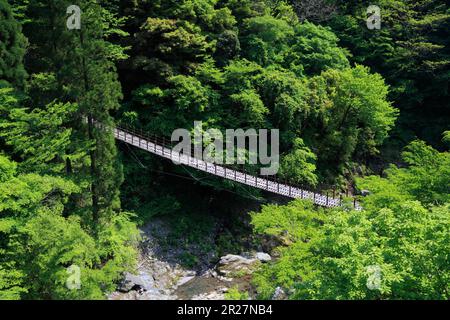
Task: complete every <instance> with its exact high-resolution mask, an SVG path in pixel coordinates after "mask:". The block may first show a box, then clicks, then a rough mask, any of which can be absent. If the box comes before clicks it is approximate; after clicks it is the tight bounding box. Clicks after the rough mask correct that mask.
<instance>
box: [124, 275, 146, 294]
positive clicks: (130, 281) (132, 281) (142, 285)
mask: <svg viewBox="0 0 450 320" xmlns="http://www.w3.org/2000/svg"><path fill="white" fill-rule="evenodd" d="M152 289H154V280H153V277H152V276H150V275H148V274H145V273H140V274H139V275H134V274H131V273H129V272H127V273H125V278H124V279H123V280H122V282H121V283H120V285H119V291H120V292H129V291H131V290H135V291H138V290H145V291H150V290H152Z"/></svg>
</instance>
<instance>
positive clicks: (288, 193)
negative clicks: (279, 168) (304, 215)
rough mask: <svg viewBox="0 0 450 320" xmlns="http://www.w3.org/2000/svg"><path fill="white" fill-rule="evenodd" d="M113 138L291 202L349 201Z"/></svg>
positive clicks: (122, 133)
mask: <svg viewBox="0 0 450 320" xmlns="http://www.w3.org/2000/svg"><path fill="white" fill-rule="evenodd" d="M94 122H95V123H96V126H100V127H104V126H103V125H102V124H100V123H98V122H96V121H95V120H94ZM113 133H114V137H115V138H116V139H117V140H118V141H122V142H124V143H126V144H129V145H131V146H134V147H137V148H139V149H142V150H145V151H147V152H149V153H152V154H155V155H157V156H159V157H162V158H166V159H169V160H171V161H172V162H174V163H176V164H180V165H185V166H188V167H191V168H194V169H196V170H199V171H203V172H206V173H208V174H211V175H214V176H217V177H220V178H223V179H227V180H231V181H234V182H237V183H240V184H243V185H247V186H250V187H253V188H257V189H261V190H264V191H267V192H271V193H274V194H278V195H281V196H285V197H288V198H292V199H305V200H311V201H312V202H313V203H315V204H316V205H319V206H322V207H327V208H334V207H339V206H343V205H344V204H345V203H348V201H344V200H343V198H344V195H343V194H342V193H340V194H339V195H336V192H332V194H330V192H327V193H326V194H321V193H317V192H314V191H309V190H305V189H302V188H300V187H297V186H293V185H290V184H287V183H282V182H279V181H276V180H272V179H269V178H268V177H260V176H254V175H252V174H248V173H246V172H242V171H239V170H235V169H232V168H228V167H226V166H223V165H217V164H214V163H210V162H206V161H203V160H201V159H197V158H195V157H193V156H191V155H186V154H183V153H179V152H175V151H173V150H172V148H171V146H170V145H169V144H168V143H166V140H165V139H161V138H159V137H156V136H149V135H145V134H143V133H142V132H137V131H136V130H134V129H131V128H122V127H120V126H116V127H114V128H113ZM352 205H353V207H354V209H356V210H359V211H360V210H362V208H361V206H360V204H359V203H358V202H357V201H356V199H355V198H354V199H353V202H352Z"/></svg>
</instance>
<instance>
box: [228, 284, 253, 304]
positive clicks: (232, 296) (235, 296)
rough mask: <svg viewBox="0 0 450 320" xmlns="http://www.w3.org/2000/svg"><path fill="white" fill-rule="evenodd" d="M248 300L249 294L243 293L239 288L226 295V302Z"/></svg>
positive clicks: (229, 290)
mask: <svg viewBox="0 0 450 320" xmlns="http://www.w3.org/2000/svg"><path fill="white" fill-rule="evenodd" d="M248 299H249V298H248V292H241V291H239V288H238V287H232V288H230V289H228V291H227V292H226V293H225V300H229V301H238V300H248Z"/></svg>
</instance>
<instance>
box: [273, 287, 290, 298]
mask: <svg viewBox="0 0 450 320" xmlns="http://www.w3.org/2000/svg"><path fill="white" fill-rule="evenodd" d="M286 299H287V294H286V292H284V290H283V289H282V288H281V287H277V288H276V289H275V292H274V294H273V296H272V300H286Z"/></svg>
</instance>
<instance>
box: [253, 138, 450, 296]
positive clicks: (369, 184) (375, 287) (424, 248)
mask: <svg viewBox="0 0 450 320" xmlns="http://www.w3.org/2000/svg"><path fill="white" fill-rule="evenodd" d="M404 158H405V161H406V162H408V164H409V167H408V168H402V169H394V168H391V169H389V171H388V172H387V173H386V174H387V177H386V178H380V177H368V178H364V179H361V181H359V183H358V185H359V187H360V188H364V189H367V190H370V192H371V194H370V195H369V196H367V197H365V198H364V199H361V201H362V206H363V208H364V210H363V211H362V212H358V211H352V210H345V209H333V210H331V209H330V210H326V215H325V214H324V212H323V210H320V211H318V210H317V209H314V208H313V207H312V206H311V205H309V206H307V205H304V204H303V205H302V203H301V202H293V203H291V204H289V205H288V206H284V207H275V206H270V207H265V208H264V209H263V210H262V212H261V213H259V214H256V213H255V214H253V215H252V218H253V224H254V226H255V231H256V232H257V233H261V234H266V235H270V236H272V237H273V236H276V237H278V238H280V239H282V240H284V241H283V243H284V244H285V245H287V246H285V247H280V248H279V249H278V250H279V252H280V255H281V257H280V259H279V260H277V261H276V262H275V263H274V264H272V265H265V266H263V268H262V269H261V270H260V271H259V272H258V273H257V274H256V275H255V277H254V283H255V284H256V285H257V287H258V292H259V294H260V297H261V298H264V299H269V298H270V297H271V296H272V295H273V293H274V290H275V288H276V287H282V288H284V289H285V292H292V294H291V295H290V298H291V299H377V300H378V299H448V298H449V296H448V292H449V291H448V290H449V288H448V285H449V279H450V273H449V270H448V264H449V261H450V260H449V259H450V251H449V248H450V246H449V243H450V242H449V241H450V237H449V235H450V232H449V231H450V219H449V217H450V215H449V213H450V207H449V199H448V195H449V194H450V193H449V189H448V181H450V180H449V178H448V172H447V171H448V167H449V166H448V163H445V162H447V160H448V153H439V152H437V151H436V150H434V149H432V148H430V147H428V146H426V145H425V144H424V143H423V142H414V143H412V144H411V145H410V146H409V147H408V148H407V149H406V151H405V153H404ZM438 162H444V163H443V164H442V166H440V165H438ZM432 166H434V168H433V169H434V170H435V171H434V172H432V173H431V174H430V173H426V172H429V171H428V170H430V169H431V167H432ZM440 176H443V178H442V179H437V177H440ZM430 177H432V178H431V179H433V181H429V179H430ZM434 179H436V180H434ZM418 185H420V187H418ZM430 189H431V190H430ZM431 195H432V197H431ZM437 199H439V200H437ZM286 239H287V240H288V241H286Z"/></svg>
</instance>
